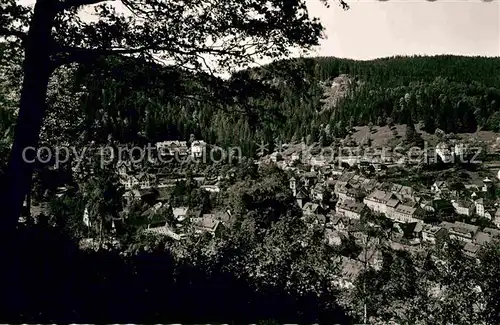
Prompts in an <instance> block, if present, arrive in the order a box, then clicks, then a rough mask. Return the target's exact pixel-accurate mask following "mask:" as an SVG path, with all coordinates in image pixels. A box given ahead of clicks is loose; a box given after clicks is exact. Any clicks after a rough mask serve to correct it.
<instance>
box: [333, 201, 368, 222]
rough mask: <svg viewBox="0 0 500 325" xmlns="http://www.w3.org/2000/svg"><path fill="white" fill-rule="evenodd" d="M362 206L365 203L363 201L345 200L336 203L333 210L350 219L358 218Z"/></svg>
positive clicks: (363, 206)
mask: <svg viewBox="0 0 500 325" xmlns="http://www.w3.org/2000/svg"><path fill="white" fill-rule="evenodd" d="M364 208H365V205H364V204H363V203H359V202H356V201H353V200H345V201H342V202H339V203H338V204H337V206H336V207H335V211H336V212H337V213H339V214H341V215H344V216H345V217H347V218H350V219H360V218H361V214H362V212H363V209H364Z"/></svg>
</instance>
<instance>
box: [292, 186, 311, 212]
mask: <svg viewBox="0 0 500 325" xmlns="http://www.w3.org/2000/svg"><path fill="white" fill-rule="evenodd" d="M308 199H309V196H308V195H307V194H306V193H305V192H304V191H303V190H302V189H301V190H299V192H298V193H297V196H295V200H297V204H298V206H299V207H300V208H302V207H303V206H304V204H305V203H306V201H307V200H308Z"/></svg>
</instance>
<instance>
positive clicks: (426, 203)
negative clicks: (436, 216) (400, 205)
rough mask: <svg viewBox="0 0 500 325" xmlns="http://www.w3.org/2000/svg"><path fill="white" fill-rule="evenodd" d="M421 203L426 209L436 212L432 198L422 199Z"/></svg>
mask: <svg viewBox="0 0 500 325" xmlns="http://www.w3.org/2000/svg"><path fill="white" fill-rule="evenodd" d="M419 205H420V207H421V208H422V209H423V210H424V211H428V212H436V209H435V208H434V205H433V204H432V201H431V200H421V201H420V203H419Z"/></svg>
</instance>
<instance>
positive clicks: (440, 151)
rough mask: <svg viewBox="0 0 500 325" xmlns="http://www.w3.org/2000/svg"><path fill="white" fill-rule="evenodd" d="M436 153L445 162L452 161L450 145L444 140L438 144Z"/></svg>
mask: <svg viewBox="0 0 500 325" xmlns="http://www.w3.org/2000/svg"><path fill="white" fill-rule="evenodd" d="M436 154H437V155H438V156H439V158H441V160H442V161H443V162H444V163H450V162H452V158H453V157H452V153H451V150H450V148H449V147H448V145H447V144H446V143H444V142H441V143H439V144H438V145H437V146H436Z"/></svg>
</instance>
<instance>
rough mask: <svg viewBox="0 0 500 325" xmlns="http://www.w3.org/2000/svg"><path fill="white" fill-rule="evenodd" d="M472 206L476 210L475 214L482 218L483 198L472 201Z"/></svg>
mask: <svg viewBox="0 0 500 325" xmlns="http://www.w3.org/2000/svg"><path fill="white" fill-rule="evenodd" d="M474 206H475V208H476V214H477V215H478V216H480V217H484V212H485V211H484V200H483V198H479V199H477V200H475V201H474Z"/></svg>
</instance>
